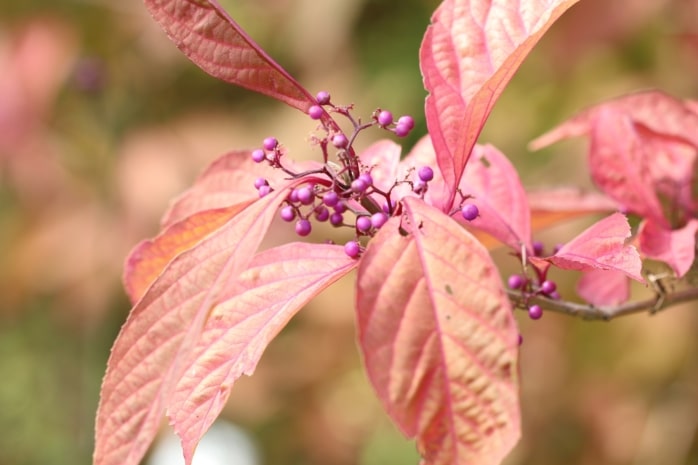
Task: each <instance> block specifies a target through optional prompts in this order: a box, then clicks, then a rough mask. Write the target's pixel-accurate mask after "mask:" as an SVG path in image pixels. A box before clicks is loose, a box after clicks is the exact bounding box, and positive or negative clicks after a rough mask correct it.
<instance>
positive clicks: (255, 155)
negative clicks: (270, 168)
mask: <svg viewBox="0 0 698 465" xmlns="http://www.w3.org/2000/svg"><path fill="white" fill-rule="evenodd" d="M265 158H266V154H265V153H264V150H262V149H255V150H253V151H252V161H254V162H255V163H262V162H263V161H264V159H265Z"/></svg>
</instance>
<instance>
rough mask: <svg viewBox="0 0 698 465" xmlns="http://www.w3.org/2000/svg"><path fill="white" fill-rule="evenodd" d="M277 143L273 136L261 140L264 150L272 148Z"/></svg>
mask: <svg viewBox="0 0 698 465" xmlns="http://www.w3.org/2000/svg"><path fill="white" fill-rule="evenodd" d="M277 145H279V141H278V140H276V138H275V137H267V138H266V139H264V142H262V146H263V147H264V148H265V149H266V150H274V149H275V148H276V146H277Z"/></svg>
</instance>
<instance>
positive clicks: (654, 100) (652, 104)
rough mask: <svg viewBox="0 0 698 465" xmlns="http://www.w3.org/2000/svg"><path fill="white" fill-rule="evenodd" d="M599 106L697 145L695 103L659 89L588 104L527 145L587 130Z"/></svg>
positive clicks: (540, 144) (542, 144) (535, 145)
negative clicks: (582, 109) (591, 105)
mask: <svg viewBox="0 0 698 465" xmlns="http://www.w3.org/2000/svg"><path fill="white" fill-rule="evenodd" d="M603 108H606V109H611V110H613V111H616V112H618V113H619V114H624V115H626V116H628V117H629V118H630V119H631V120H632V121H633V122H634V123H637V124H641V125H643V126H646V127H647V128H649V129H650V130H652V131H654V132H656V133H658V134H665V135H667V136H673V137H681V138H684V139H686V141H688V142H689V143H691V144H692V145H695V146H698V132H697V131H696V128H697V127H698V111H695V109H696V108H698V105H696V104H695V103H694V102H691V101H690V100H687V101H681V100H679V99H677V98H675V97H672V96H671V95H669V94H666V93H664V92H662V91H658V90H648V91H644V92H636V93H634V94H629V95H624V96H622V97H619V98H616V99H613V100H609V101H608V102H604V103H601V104H599V105H595V106H593V107H591V108H588V109H587V110H584V111H583V112H581V113H579V114H578V115H576V116H574V117H573V118H570V119H569V120H568V121H566V122H564V123H562V124H561V125H560V126H558V127H556V128H554V129H552V130H550V131H548V132H547V133H545V134H543V135H542V136H540V137H538V138H537V139H535V140H534V141H532V142H531V148H532V149H533V150H538V149H541V148H543V147H547V146H548V145H551V144H554V143H555V142H558V141H560V140H562V139H568V138H570V137H578V136H583V135H586V134H588V133H589V131H590V128H591V127H592V126H593V119H594V117H595V114H596V113H597V112H598V111H600V110H601V109H603Z"/></svg>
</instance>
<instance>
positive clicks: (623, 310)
mask: <svg viewBox="0 0 698 465" xmlns="http://www.w3.org/2000/svg"><path fill="white" fill-rule="evenodd" d="M507 294H508V295H509V298H510V299H511V301H512V302H513V303H514V304H515V305H516V306H517V307H522V308H523V307H526V306H527V305H530V304H534V303H535V304H538V305H540V306H541V307H543V308H544V309H546V310H551V311H554V312H559V313H565V314H567V315H572V316H578V317H580V318H582V319H585V320H604V321H608V320H611V319H613V318H618V317H621V316H626V315H632V314H635V313H641V312H648V313H650V314H654V313H657V312H659V311H660V310H664V309H666V308H668V307H671V306H673V305H677V304H680V303H682V302H689V301H691V300H698V288H690V289H686V290H682V291H678V292H672V293H667V294H657V295H656V296H655V297H653V298H650V299H646V300H640V301H637V302H629V303H627V304H623V305H617V306H604V307H596V306H594V305H590V304H579V303H575V302H569V301H565V300H552V299H548V298H546V297H541V296H532V297H529V298H526V297H525V296H523V295H521V293H520V292H517V291H513V290H507Z"/></svg>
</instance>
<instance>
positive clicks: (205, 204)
mask: <svg viewBox="0 0 698 465" xmlns="http://www.w3.org/2000/svg"><path fill="white" fill-rule="evenodd" d="M259 177H262V178H265V179H267V180H268V181H269V183H270V184H271V185H272V186H273V185H274V184H276V183H278V182H282V181H283V179H284V174H283V173H281V171H280V170H275V169H273V168H271V167H270V166H269V165H267V164H266V163H255V162H254V161H252V158H251V152H250V151H248V150H240V151H234V152H229V153H226V154H225V155H223V156H221V157H219V158H218V159H216V160H215V161H213V162H212V163H211V164H210V165H209V166H208V167H207V168H206V170H205V171H204V172H203V173H202V174H201V175H200V176H199V177H198V178H197V179H196V181H195V182H194V185H193V186H192V187H190V188H189V189H188V190H187V191H186V192H184V193H183V194H182V195H180V196H179V197H178V198H177V199H176V200H175V201H174V202H173V203H172V205H171V206H170V208H169V209H168V210H167V212H166V213H165V215H164V216H163V218H162V221H161V226H162V228H163V229H164V228H166V227H168V226H171V225H172V224H174V223H177V222H179V221H181V220H183V219H184V218H187V217H188V216H190V215H193V214H195V213H198V212H201V211H203V210H211V209H217V208H226V207H229V206H231V205H235V204H239V203H242V202H248V201H250V200H255V199H257V198H259V194H258V193H257V190H256V189H255V187H254V182H255V180H256V179H257V178H259Z"/></svg>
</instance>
